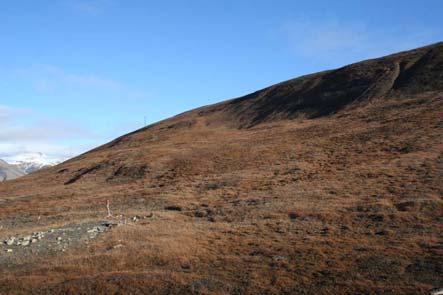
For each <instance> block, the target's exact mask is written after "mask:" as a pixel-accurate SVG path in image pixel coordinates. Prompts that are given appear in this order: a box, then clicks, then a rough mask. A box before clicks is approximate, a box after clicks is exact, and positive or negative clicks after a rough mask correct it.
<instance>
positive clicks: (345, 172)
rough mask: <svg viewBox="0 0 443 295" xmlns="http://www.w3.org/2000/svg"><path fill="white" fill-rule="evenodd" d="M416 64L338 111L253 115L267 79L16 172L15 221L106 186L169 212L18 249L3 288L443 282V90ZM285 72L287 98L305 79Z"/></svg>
mask: <svg viewBox="0 0 443 295" xmlns="http://www.w3.org/2000/svg"><path fill="white" fill-rule="evenodd" d="M426 52H428V51H426ZM415 64H416V63H414V64H413V65H415ZM399 65H400V64H399ZM413 65H412V70H410V69H411V68H408V66H407V65H406V64H403V66H402V67H403V70H401V71H400V72H399V73H397V74H396V79H395V81H391V82H392V83H391V82H389V81H388V82H389V83H391V84H390V87H389V89H387V90H386V89H385V88H384V86H385V84H386V83H388V82H386V80H383V83H382V84H380V85H378V86H380V87H378V88H377V87H374V88H373V89H375V90H373V91H374V93H376V95H381V94H380V93H381V92H380V91H382V92H383V95H384V96H385V97H384V98H379V97H377V96H374V97H371V99H370V100H369V99H367V98H365V101H363V102H362V103H360V102H359V101H358V99H359V98H361V97H362V95H361V93H357V92H358V91H357V92H356V93H357V94H356V95H355V99H354V100H347V101H346V103H345V104H344V105H343V104H342V103H341V102H339V103H338V107H339V110H338V112H337V113H336V114H329V115H328V116H322V117H317V115H318V114H316V113H315V112H310V113H309V114H314V117H316V118H315V119H304V118H303V117H304V116H299V115H298V113H297V112H295V113H297V115H294V114H295V113H294V112H287V110H288V108H287V109H286V111H284V110H282V111H281V112H274V113H272V114H270V113H269V112H268V111H267V110H265V112H264V113H260V116H257V117H254V118H255V119H252V120H250V119H248V118H251V116H247V117H243V115H241V116H240V113H241V114H243V113H242V112H240V113H238V110H239V109H240V110H242V109H244V108H245V107H246V106H248V105H249V108H248V109H250V108H251V107H254V106H257V104H259V103H261V102H263V101H266V96H263V95H260V94H258V95H255V96H254V95H252V100H251V96H249V97H247V98H246V99H245V98H243V99H239V100H234V101H230V102H228V103H225V104H219V105H216V106H211V107H206V108H202V109H199V110H195V111H191V112H188V113H185V114H182V115H180V116H178V117H175V118H172V119H170V120H167V121H164V122H161V123H159V124H157V125H154V126H151V127H150V128H147V129H144V130H140V131H138V132H135V133H133V134H130V135H128V136H125V137H122V138H120V139H118V140H116V141H114V142H112V143H110V144H108V145H105V146H103V147H101V148H98V149H96V150H94V151H92V152H90V153H87V154H85V155H82V156H80V157H78V158H76V159H74V160H71V161H68V162H66V163H64V164H62V165H59V166H57V167H53V168H50V169H47V170H44V171H41V172H38V173H35V174H32V175H29V176H26V177H24V178H22V179H20V180H17V181H11V182H7V183H3V184H1V185H0V196H1V198H0V202H1V203H0V204H1V206H0V218H1V221H0V224H1V225H3V228H0V236H7V235H9V234H11V233H17V232H32V231H37V230H39V229H44V228H48V227H54V226H57V225H61V224H67V223H76V222H81V221H84V220H85V219H103V218H104V217H105V216H106V208H105V204H106V200H110V201H111V207H112V210H113V211H114V214H123V215H125V216H134V215H140V216H143V215H146V214H148V213H153V217H151V218H149V219H145V220H143V221H142V222H140V223H136V224H134V225H131V226H122V227H118V228H116V229H114V230H113V231H112V232H111V233H108V234H106V235H103V236H102V237H101V238H100V240H98V241H96V242H95V243H93V244H92V245H89V246H88V247H86V245H85V248H84V249H77V250H71V251H69V252H67V253H63V254H62V253H61V254H60V255H56V256H51V257H49V258H48V257H34V258H33V259H31V260H27V261H20V259H17V262H16V263H15V264H13V265H9V266H6V267H5V266H4V267H2V268H1V269H0V287H1V289H2V290H3V291H4V292H11V293H14V292H23V293H31V292H35V293H38V292H41V293H54V294H56V293H60V294H65V293H68V292H72V293H73V294H79V293H85V294H87V293H94V294H113V293H116V294H117V293H118V291H120V292H122V291H124V292H127V293H131V292H132V293H133V294H137V293H140V294H143V293H146V292H147V290H149V293H152V294H155V293H159V294H170V293H203V294H205V293H211V294H212V293H216V294H231V293H234V294H235V293H238V294H257V293H259V294H263V293H270V294H281V293H306V294H318V293H330V294H337V293H350V294H354V293H374V294H379V293H408V292H409V293H423V292H427V291H428V290H429V289H430V288H433V287H439V286H442V285H443V281H442V279H441V278H442V251H443V245H442V236H441V232H442V225H441V216H442V213H443V203H442V200H441V196H442V195H443V188H442V186H441V183H443V154H442V151H443V139H442V136H441V135H442V134H443V132H442V131H443V130H442V129H443V119H442V118H443V95H442V92H441V91H435V90H436V89H427V88H426V87H424V86H423V85H428V84H426V83H423V82H414V83H412V82H411V81H412V80H413V79H415V77H416V76H415V75H412V74H411V71H412V72H413V73H414V71H420V70H421V71H422V70H423V67H421V68H420V67H419V68H418V69H417V66H416V67H415V68H414V67H413ZM434 65H435V64H434ZM438 66H439V65H438V64H437V66H434V68H433V69H435V68H437V69H438ZM357 68H358V66H357ZM405 68H406V69H407V70H405ZM425 68H426V67H425ZM394 70H395V69H394ZM390 71H391V67H389V71H388V72H389V73H391V72H390ZM351 72H352V73H354V72H353V71H351ZM394 72H395V71H394ZM428 72H432V71H429V70H428V71H427V72H426V73H428ZM408 73H409V74H408ZM440 73H441V72H440V71H439V72H437V77H439V76H438V75H439V74H440ZM321 75H324V73H323V74H321ZM433 75H434V76H435V73H434V74H433ZM339 76H340V75H339ZM422 76H423V73H422V74H421V75H420V77H422ZM388 80H389V79H388ZM377 81H378V79H377ZM404 81H406V82H407V83H406V82H404ZM408 81H409V82H408ZM440 82H441V81H437V82H435V83H436V85H437V86H438V85H439V83H440ZM287 83H288V82H287ZM289 83H291V82H289ZM368 83H374V82H373V81H372V80H371V81H369V82H368ZM289 85H292V84H289ZM316 85H317V84H316ZM328 85H329V84H328ZM328 85H327V86H328ZM405 85H406V86H405ZM283 86H284V87H283V88H278V89H277V90H278V91H277V90H275V88H274V91H276V92H274V93H278V95H277V96H276V97H277V99H278V97H284V95H280V94H281V93H282V92H281V91H289V92H291V91H293V88H291V87H289V86H288V84H283ZM288 87H289V90H285V89H287V88H288ZM322 87H323V88H324V87H325V86H322ZM402 87H403V91H400V89H402ZM405 87H406V90H404V89H405ZM308 88H309V91H313V90H312V89H314V88H315V87H314V88H312V85H311V86H309V87H308ZM434 88H435V87H434ZM437 88H438V87H437ZM282 89H283V90H282ZM291 89H292V90H291ZM380 89H381V90H380ZM429 90H434V91H429ZM437 90H438V89H437ZM263 91H265V92H266V91H267V90H263ZM303 91H304V92H303ZM309 91H308V92H309ZM315 91H317V90H315ZM315 91H314V92H315ZM331 91H332V90H331ZM359 91H360V90H359ZM302 92H303V93H306V91H305V90H302ZM268 93H269V92H268ZM353 93H354V92H353ZM383 95H382V96H383ZM307 97H310V96H309V95H308V96H307ZM363 97H364V96H363ZM356 102H357V103H359V104H358V107H355V103H356ZM368 102H370V103H368ZM245 103H247V104H246V105H245ZM281 104H284V101H281V102H280V103H279V105H281ZM319 105H320V106H321V103H319ZM233 106H234V107H233ZM290 107H292V106H290ZM309 108H310V109H312V106H309ZM260 110H263V109H262V108H257V109H256V112H255V113H254V114H257V115H258V114H259V111H260ZM288 114H289V115H288ZM257 118H260V119H259V120H257ZM288 119H293V120H288ZM258 123H259V124H258ZM238 127H241V128H238ZM243 127H250V128H243ZM171 205H174V206H176V207H179V208H180V211H177V210H173V211H172V210H167V209H165V208H166V207H168V206H171ZM39 216H40V218H38V217H39ZM120 243H121V244H123V245H124V246H123V247H122V248H118V249H113V248H112V246H113V245H116V244H120ZM85 249H87V250H88V251H85Z"/></svg>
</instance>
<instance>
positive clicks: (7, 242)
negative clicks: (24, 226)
mask: <svg viewBox="0 0 443 295" xmlns="http://www.w3.org/2000/svg"><path fill="white" fill-rule="evenodd" d="M14 242H15V237H10V238H9V239H7V240H5V244H6V245H8V246H11V245H13V244H14Z"/></svg>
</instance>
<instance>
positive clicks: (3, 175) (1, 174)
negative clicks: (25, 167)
mask: <svg viewBox="0 0 443 295" xmlns="http://www.w3.org/2000/svg"><path fill="white" fill-rule="evenodd" d="M23 175H25V173H24V172H23V171H22V170H20V169H19V168H18V167H16V166H14V165H10V164H8V163H7V162H6V161H3V160H1V159H0V182H1V181H6V180H11V179H15V178H19V177H21V176H23Z"/></svg>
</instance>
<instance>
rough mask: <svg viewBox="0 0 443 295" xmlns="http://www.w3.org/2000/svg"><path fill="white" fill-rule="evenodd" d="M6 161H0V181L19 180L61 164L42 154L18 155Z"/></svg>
mask: <svg viewBox="0 0 443 295" xmlns="http://www.w3.org/2000/svg"><path fill="white" fill-rule="evenodd" d="M7 160H8V161H5V160H1V159H0V161H1V162H0V181H5V180H11V179H15V178H19V177H22V176H24V175H26V174H30V173H33V172H35V171H38V170H41V169H43V168H48V167H51V166H54V165H57V164H59V163H60V162H61V161H59V160H56V159H52V158H49V157H47V156H46V155H45V154H43V153H26V154H20V155H17V156H14V157H12V158H8V159H7Z"/></svg>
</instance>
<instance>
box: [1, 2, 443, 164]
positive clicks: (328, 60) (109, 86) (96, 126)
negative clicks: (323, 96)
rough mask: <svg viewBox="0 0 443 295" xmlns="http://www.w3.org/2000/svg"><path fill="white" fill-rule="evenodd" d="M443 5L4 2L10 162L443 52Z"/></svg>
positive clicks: (5, 127)
mask: <svg viewBox="0 0 443 295" xmlns="http://www.w3.org/2000/svg"><path fill="white" fill-rule="evenodd" d="M442 11H443V2H442V1H358V0H354V1H334V2H332V1H283V0H282V1H278V0H274V1H259V0H254V1H246V0H232V1H221V0H220V1H215V0H214V1H194V0H187V1H185V0H183V1H137V0H131V1H118V0H52V1H45V0H41V1H28V0H26V1H25V0H14V1H12V0H11V1H6V0H4V1H0V36H2V37H1V43H0V44H1V46H0V53H1V54H0V89H1V92H0V127H1V128H0V158H8V157H11V156H13V155H16V154H19V153H24V152H43V153H47V154H49V155H51V156H53V157H69V156H73V155H76V154H78V153H80V152H83V151H86V150H87V149H89V148H91V147H94V146H96V145H99V144H102V143H105V142H106V141H109V140H111V139H113V138H115V137H117V136H119V135H121V134H124V133H126V132H129V131H132V130H134V129H137V128H139V127H142V125H143V121H144V116H146V118H147V121H148V123H151V122H155V121H158V120H161V119H164V118H166V117H169V116H171V115H174V114H177V113H180V112H183V111H186V110H188V109H191V108H195V107H198V106H201V105H206V104H211V103H214V102H218V101H221V100H224V99H229V98H233V97H238V96H241V95H244V94H247V93H249V92H252V91H255V90H258V89H260V88H263V87H266V86H268V85H271V84H273V83H277V82H280V81H283V80H287V79H290V78H293V77H296V76H299V75H303V74H307V73H312V72H316V71H320V70H325V69H329V68H335V67H339V66H342V65H345V64H348V63H352V62H356V61H359V60H362V59H366V58H372V57H378V56H381V55H385V54H388V53H392V52H396V51H400V50H406V49H411V48H414V47H419V46H422V45H426V44H430V43H435V42H438V41H442V40H443V17H441V12H442Z"/></svg>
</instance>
